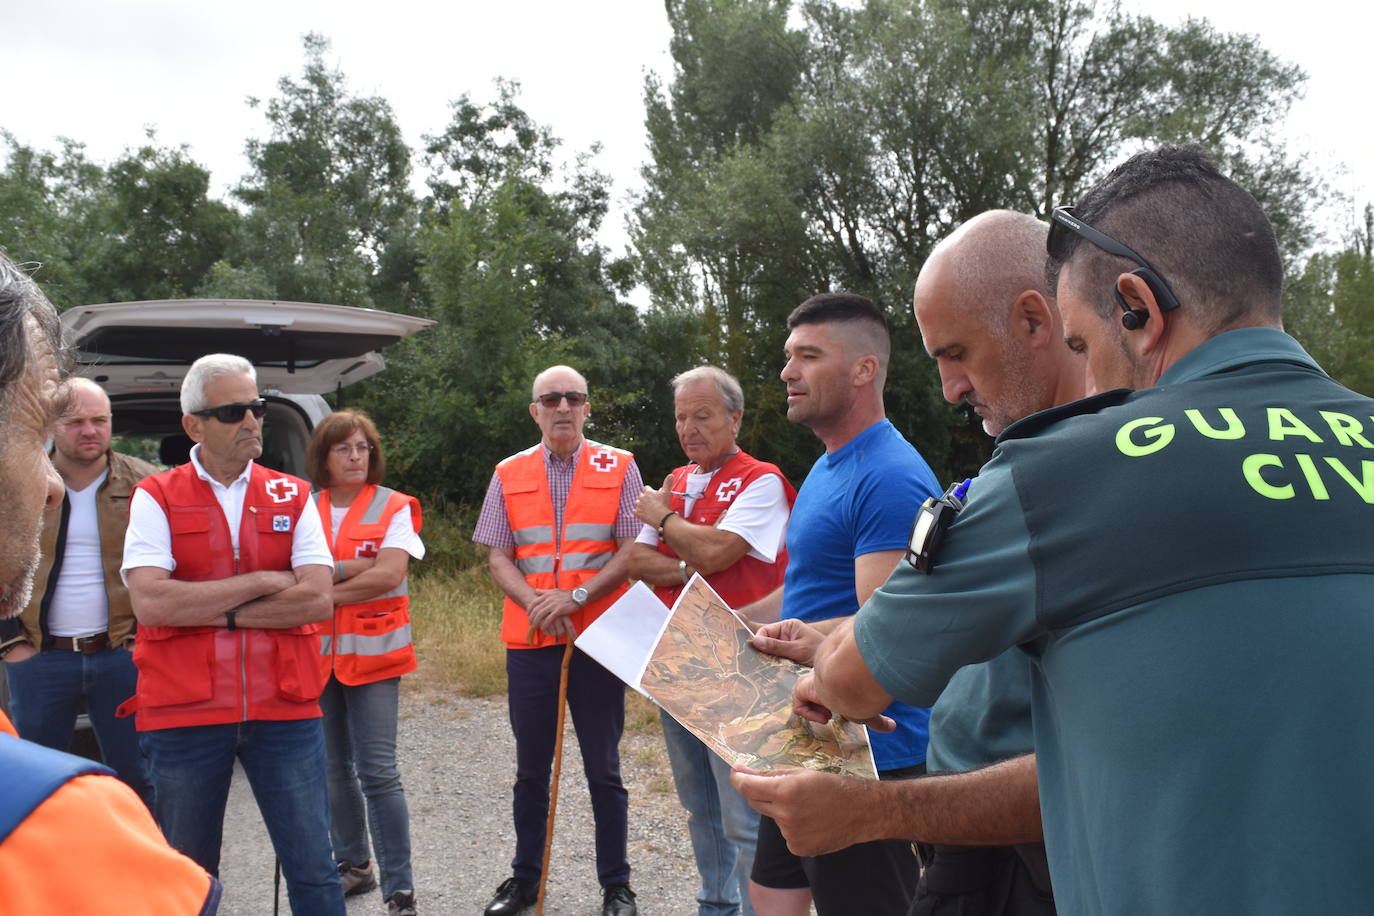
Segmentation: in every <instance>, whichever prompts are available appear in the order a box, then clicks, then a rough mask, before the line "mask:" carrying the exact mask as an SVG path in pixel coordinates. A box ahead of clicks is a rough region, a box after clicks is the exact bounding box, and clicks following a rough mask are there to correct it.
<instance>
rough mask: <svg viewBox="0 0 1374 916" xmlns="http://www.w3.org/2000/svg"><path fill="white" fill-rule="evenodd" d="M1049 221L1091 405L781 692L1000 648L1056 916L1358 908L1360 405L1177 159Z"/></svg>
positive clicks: (923, 687)
mask: <svg viewBox="0 0 1374 916" xmlns="http://www.w3.org/2000/svg"><path fill="white" fill-rule="evenodd" d="M1053 220H1054V224H1055V226H1057V227H1059V228H1058V230H1057V231H1054V232H1052V233H1051V234H1050V236H1049V261H1048V265H1047V280H1048V281H1049V283H1050V285H1051V287H1052V288H1054V289H1055V290H1056V293H1057V298H1058V303H1059V309H1060V313H1061V317H1062V319H1063V323H1064V338H1065V342H1066V343H1067V344H1068V346H1069V348H1070V349H1071V350H1073V351H1074V352H1076V353H1079V354H1081V356H1082V361H1083V362H1084V364H1085V365H1086V368H1087V386H1088V389H1089V391H1092V390H1094V389H1095V390H1097V391H1099V392H1100V393H1098V394H1097V395H1095V396H1092V397H1088V398H1086V399H1084V400H1081V401H1077V402H1075V403H1073V404H1069V405H1065V406H1063V407H1060V408H1056V409H1054V410H1049V411H1044V412H1041V413H1039V414H1035V415H1034V416H1031V417H1028V418H1026V419H1025V420H1022V421H1021V422H1019V423H1015V424H1013V425H1011V426H1009V427H1008V428H1007V429H1006V430H1005V431H1004V432H1003V433H1002V434H1001V436H1000V437H999V438H998V440H997V443H998V448H997V451H996V453H995V454H994V455H993V458H992V460H991V461H990V462H988V464H987V465H986V466H985V467H984V468H983V470H982V472H981V473H980V474H979V475H978V477H977V479H976V480H975V482H974V485H973V487H972V489H970V490H969V492H968V499H967V501H966V502H965V505H964V507H963V509H962V511H960V512H959V513H958V515H957V516H956V517H955V519H954V521H953V522H952V523H951V524H950V526H949V528H948V530H947V532H946V533H945V538H944V545H943V547H942V548H941V550H940V552H939V554H938V556H935V557H934V558H933V563H932V565H931V567H930V569H929V571H928V572H926V571H921V570H917V569H915V568H912V567H910V566H908V565H903V566H899V568H898V571H897V572H896V573H894V574H893V576H892V577H891V578H890V579H889V580H888V581H887V583H886V584H884V586H883V587H882V588H881V589H879V590H878V591H877V592H875V593H874V597H873V598H872V600H870V601H869V602H868V604H867V605H865V607H864V608H862V609H861V610H860V611H859V614H858V616H857V617H856V619H855V622H854V625H853V627H852V628H849V629H847V630H841V631H837V632H836V633H835V634H833V635H832V636H831V637H830V638H829V640H828V641H827V643H825V644H823V645H822V647H821V649H820V650H819V651H818V653H817V657H816V667H815V672H814V675H813V676H808V677H806V678H803V679H801V680H800V681H799V682H798V685H797V691H796V693H797V695H796V699H797V700H798V703H799V704H800V705H802V706H803V707H804V708H806V709H807V710H808V711H809V712H811V713H813V714H819V707H825V708H826V709H827V710H833V711H835V712H838V713H842V714H845V715H850V716H857V717H865V716H869V715H872V714H873V713H874V712H875V711H876V710H878V709H881V708H882V705H883V704H885V703H886V702H887V701H888V700H889V699H890V697H891V696H896V697H898V698H900V699H903V700H906V701H907V702H911V703H919V702H925V701H931V700H934V699H936V697H938V696H940V695H941V693H942V691H943V690H945V689H946V685H947V683H948V682H949V681H950V679H951V678H952V677H955V676H956V673H957V672H958V671H959V670H960V668H961V667H962V666H964V665H968V664H970V663H974V662H980V661H984V660H987V659H990V658H993V657H996V656H998V655H999V654H1000V653H1002V652H1004V651H1006V650H1007V649H1009V648H1011V647H1013V646H1016V647H1019V651H1022V652H1024V653H1025V654H1026V656H1027V658H1028V659H1029V660H1030V662H1031V669H1030V670H1031V688H1032V719H1033V723H1034V747H1035V754H1036V770H1037V776H1038V784H1039V785H1038V788H1039V797H1040V810H1041V814H1042V816H1043V821H1044V833H1045V845H1046V848H1047V851H1048V856H1049V864H1050V871H1051V875H1052V877H1053V882H1054V890H1055V897H1056V900H1057V902H1058V905H1059V907H1060V911H1061V912H1064V913H1143V914H1161V916H1163V914H1176V913H1246V914H1275V916H1278V914H1288V913H1364V912H1369V910H1370V902H1371V901H1374V873H1372V872H1371V871H1370V869H1369V867H1368V859H1369V850H1370V848H1371V845H1374V782H1371V780H1370V779H1369V761H1370V760H1371V759H1374V730H1371V729H1370V728H1369V723H1370V721H1371V720H1374V691H1371V690H1370V689H1369V670H1370V662H1371V651H1370V647H1371V646H1374V615H1371V614H1370V612H1369V604H1370V601H1369V596H1370V593H1371V589H1372V588H1374V562H1371V559H1370V550H1369V530H1370V523H1371V521H1374V486H1371V475H1374V461H1371V460H1369V458H1368V457H1367V456H1368V455H1369V454H1370V449H1371V444H1370V443H1371V436H1374V427H1372V426H1371V424H1372V423H1374V420H1372V419H1371V418H1374V400H1371V399H1370V398H1368V397H1365V396H1362V395H1359V394H1356V393H1354V392H1351V391H1349V390H1348V389H1346V388H1343V387H1342V386H1341V385H1339V384H1338V383H1336V382H1335V381H1333V380H1332V379H1330V378H1329V377H1328V376H1327V375H1326V374H1325V373H1324V372H1323V371H1322V370H1321V368H1320V367H1319V366H1318V365H1317V364H1316V363H1315V362H1314V361H1313V360H1312V358H1311V356H1309V355H1308V354H1307V353H1306V352H1305V351H1304V350H1303V348H1302V347H1301V346H1299V344H1298V343H1297V341H1295V340H1294V339H1293V338H1292V337H1289V336H1288V335H1287V334H1285V333H1284V332H1283V330H1282V319H1281V307H1280V304H1281V294H1282V289H1283V267H1282V261H1281V259H1280V256H1279V249H1278V244H1277V240H1276V238H1275V235H1274V232H1273V229H1272V227H1271V226H1270V224H1269V221H1268V219H1267V218H1266V217H1265V215H1264V213H1263V211H1262V210H1261V209H1260V207H1259V204H1258V203H1257V202H1256V201H1255V200H1254V198H1253V197H1251V196H1250V195H1249V194H1248V193H1246V192H1245V191H1244V189H1242V188H1241V187H1240V186H1238V185H1237V184H1236V183H1235V182H1233V181H1231V180H1230V179H1229V178H1227V177H1226V176H1224V175H1223V174H1221V172H1220V171H1219V170H1218V168H1217V167H1216V165H1215V164H1214V163H1212V162H1211V161H1210V160H1209V159H1208V158H1207V157H1206V156H1205V155H1204V154H1203V152H1202V151H1201V150H1200V149H1198V148H1196V147H1164V148H1161V149H1157V150H1151V151H1149V152H1145V153H1141V154H1139V155H1137V156H1135V157H1133V158H1131V159H1130V160H1128V161H1127V162H1125V163H1124V164H1123V165H1121V166H1120V167H1118V168H1117V169H1116V170H1115V171H1113V172H1112V173H1111V174H1110V175H1108V176H1107V177H1106V178H1105V179H1103V180H1102V181H1101V182H1100V183H1098V184H1097V185H1096V186H1095V187H1093V188H1092V189H1090V190H1089V191H1088V193H1087V194H1085V195H1084V197H1083V198H1082V199H1081V200H1080V201H1079V206H1078V207H1077V209H1076V210H1074V211H1072V212H1066V211H1063V210H1060V211H1056V212H1055V213H1054V214H1053Z"/></svg>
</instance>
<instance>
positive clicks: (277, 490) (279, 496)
mask: <svg viewBox="0 0 1374 916" xmlns="http://www.w3.org/2000/svg"><path fill="white" fill-rule="evenodd" d="M264 489H266V490H267V495H268V496H270V497H272V502H274V503H289V502H291V500H293V499H295V498H296V492H297V487H296V485H295V484H294V483H293V482H291V481H289V480H287V479H286V478H285V477H273V478H272V479H271V480H269V481H267V483H266V484H265V485H264Z"/></svg>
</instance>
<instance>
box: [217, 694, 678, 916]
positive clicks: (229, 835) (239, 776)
mask: <svg viewBox="0 0 1374 916" xmlns="http://www.w3.org/2000/svg"><path fill="white" fill-rule="evenodd" d="M410 686H411V685H410V684H409V683H408V682H407V684H406V687H407V688H408V687H410ZM399 745H400V747H399V753H400V760H401V778H402V781H403V782H404V783H405V787H406V798H407V799H408V801H409V803H410V821H411V826H410V829H411V842H412V846H413V852H412V856H413V861H414V867H415V883H416V895H417V903H418V904H419V911H420V913H421V914H422V916H447V914H451V913H452V914H479V913H481V912H482V909H483V908H484V907H485V906H486V905H487V903H488V902H489V901H490V899H491V895H492V894H493V893H494V892H495V890H496V886H497V885H498V884H500V883H501V882H502V881H504V880H505V879H506V878H508V877H510V857H511V853H512V850H513V848H514V831H513V830H512V828H511V822H510V792H511V783H512V780H513V778H514V772H515V747H514V741H513V739H512V738H511V734H510V727H509V725H508V724H507V720H506V705H505V697H503V696H502V697H492V698H487V699H472V698H468V697H462V696H457V695H455V694H449V693H444V692H440V691H438V690H434V689H424V690H420V691H416V690H410V689H403V690H402V692H401V729H400V738H399ZM563 751H564V766H563V779H562V782H561V788H560V793H559V800H558V822H557V826H556V827H555V830H554V849H553V864H552V866H551V868H550V871H549V882H548V891H547V895H546V903H545V906H544V912H545V914H547V916H599V914H600V912H601V892H600V888H599V887H598V885H597V881H596V870H595V865H594V860H593V853H592V850H593V843H592V815H591V805H590V802H589V800H588V796H587V787H586V782H585V781H584V780H583V778H582V767H581V758H580V757H579V755H578V751H577V738H576V735H575V734H574V732H573V729H572V723H571V720H569V722H568V727H567V732H566V737H565V739H564V744H563ZM620 759H621V770H622V772H623V775H624V778H625V785H626V788H627V789H628V790H629V793H630V866H631V868H632V869H633V872H634V873H633V875H632V876H631V879H630V885H631V887H632V888H634V890H635V892H636V893H637V894H638V895H639V897H638V900H637V902H638V904H639V910H640V912H641V913H643V914H646V916H692V914H695V913H696V904H695V901H694V900H693V895H694V894H695V893H696V889H697V881H696V869H695V867H694V866H693V863H692V851H691V843H690V841H689V840H688V837H687V825H686V815H685V814H684V813H683V811H682V809H681V807H679V805H678V803H677V796H676V795H675V794H674V793H673V789H672V780H671V773H670V771H669V768H668V759H667V754H666V752H665V751H664V750H663V743H662V739H661V738H660V737H659V736H658V734H657V733H653V734H649V735H638V734H628V733H627V734H626V737H625V739H624V740H623V741H622V742H621V745H620ZM272 867H273V855H272V845H271V843H270V842H269V841H268V838H267V832H266V830H264V829H263V826H262V819H261V817H260V816H259V814H258V810H257V805H256V804H255V803H254V801H253V795H252V792H251V790H250V789H249V788H248V782H247V780H246V779H245V778H244V776H243V773H242V771H236V772H235V774H234V782H233V787H232V789H231V791H230V796H229V808H228V811H227V813H226V815H225V824H224V844H223V850H222V855H221V865H220V880H221V881H222V882H223V883H224V900H223V903H222V905H221V907H220V913H221V914H223V916H266V914H270V913H272ZM281 912H283V913H288V912H290V911H289V908H288V907H287V905H286V888H285V887H284V886H283V888H282V902H281ZM348 912H349V916H363V914H379V916H380V914H385V913H386V906H385V904H384V903H383V902H382V898H381V895H380V894H379V893H378V892H377V891H373V892H371V893H369V894H366V895H363V896H362V897H353V898H350V899H349V902H348ZM529 912H530V913H533V912H534V911H533V909H531V910H530V911H529Z"/></svg>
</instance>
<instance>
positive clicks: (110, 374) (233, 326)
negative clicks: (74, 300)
mask: <svg viewBox="0 0 1374 916" xmlns="http://www.w3.org/2000/svg"><path fill="white" fill-rule="evenodd" d="M62 324H63V327H64V328H65V330H66V335H67V341H68V343H69V344H70V345H72V346H74V347H75V348H76V350H77V361H78V363H79V364H80V367H81V374H82V375H87V376H89V377H91V378H94V379H95V380H96V381H98V382H100V384H101V385H102V386H104V388H105V390H106V391H107V392H109V393H110V394H111V395H117V394H127V393H134V392H151V391H176V390H177V389H179V388H180V386H181V379H182V376H184V375H185V374H186V370H187V368H189V367H190V365H191V363H192V362H194V361H195V360H196V359H198V358H199V357H201V356H204V355H205V354H207V353H235V354H238V355H239V356H242V357H244V358H245V359H247V360H248V361H249V362H251V363H253V365H254V366H255V367H256V368H257V373H258V386H259V388H261V389H263V390H268V389H275V390H277V391H280V392H283V393H286V394H325V393H327V392H330V391H334V390H335V389H336V388H338V387H339V386H341V385H349V384H352V383H353V382H356V381H358V380H360V379H364V378H367V377H368V376H369V375H372V374H373V373H376V372H380V371H381V370H382V369H384V368H385V367H386V363H385V362H384V361H383V360H382V357H381V355H380V354H379V353H378V352H377V351H378V350H380V349H382V348H383V347H386V346H388V345H389V344H393V343H395V342H396V341H398V340H400V339H401V338H402V337H405V336H407V335H409V334H414V333H415V332H416V331H421V330H424V329H425V328H427V327H429V326H430V325H432V324H434V322H433V321H432V320H431V319H428V318H417V317H415V316H413V315H401V314H398V313H395V312H383V311H378V310H376V309H363V308H354V307H352V306H346V305H325V304H321V303H316V302H277V301H270V300H259V299H160V300H152V301H144V302H108V303H103V304H100V305H83V306H78V307H76V308H73V309H68V310H67V311H66V312H63V313H62Z"/></svg>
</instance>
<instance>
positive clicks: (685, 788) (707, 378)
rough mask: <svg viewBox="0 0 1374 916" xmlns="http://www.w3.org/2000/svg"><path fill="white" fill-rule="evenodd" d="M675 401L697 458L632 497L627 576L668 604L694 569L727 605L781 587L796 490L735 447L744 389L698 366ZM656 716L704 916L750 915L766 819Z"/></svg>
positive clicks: (723, 771) (689, 451) (697, 746)
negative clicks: (635, 530)
mask: <svg viewBox="0 0 1374 916" xmlns="http://www.w3.org/2000/svg"><path fill="white" fill-rule="evenodd" d="M673 407H674V412H675V415H676V422H677V436H678V442H679V443H681V445H682V450H683V452H685V453H686V455H687V458H688V459H689V462H690V463H688V464H686V465H683V466H682V467H680V468H677V469H675V470H674V471H673V472H672V473H671V474H669V475H668V476H667V478H665V479H664V481H663V488H662V489H660V490H655V489H652V488H651V487H645V488H644V492H643V494H641V495H640V497H639V499H638V500H637V501H636V503H635V514H636V515H637V516H639V518H640V520H641V521H643V522H644V523H645V524H644V529H643V530H642V531H641V532H640V534H639V537H638V538H636V541H635V544H634V546H633V547H632V548H631V551H630V574H631V576H632V577H634V578H637V579H640V580H641V581H643V582H645V583H646V584H648V585H652V586H654V592H655V593H656V594H657V595H658V596H659V598H660V599H661V600H662V601H663V603H664V604H666V605H668V606H669V607H671V606H672V604H673V602H674V601H676V600H677V596H678V593H679V592H681V590H682V586H683V585H684V584H685V583H686V582H687V580H688V579H690V578H691V576H692V574H693V573H694V572H695V573H700V574H701V575H702V576H703V577H704V578H705V579H706V581H707V582H708V583H710V585H711V587H712V588H714V589H715V590H716V593H717V594H719V595H720V596H721V598H723V599H724V600H725V602H726V603H727V604H729V605H730V606H731V607H733V608H741V607H744V606H745V605H746V604H750V603H751V602H754V601H757V600H758V599H759V598H762V597H763V596H765V595H767V594H769V593H771V592H772V591H774V590H775V589H777V588H778V587H779V586H781V585H782V578H783V572H784V570H785V569H786V568H787V549H786V546H785V544H786V534H787V519H788V516H789V515H790V514H791V510H792V502H793V500H795V499H796V495H797V494H796V490H794V489H793V488H792V485H791V484H790V483H788V482H787V478H786V477H784V476H783V474H782V472H781V471H779V470H778V469H777V468H776V467H775V466H773V465H771V464H768V463H767V462H763V461H759V460H758V459H756V458H753V457H751V456H750V455H748V454H746V453H745V452H743V451H741V450H740V448H739V446H738V445H737V444H736V442H735V439H736V437H737V436H738V435H739V425H740V420H741V418H742V417H743V415H744V393H743V391H742V390H741V389H740V385H739V382H737V381H736V380H735V379H734V378H733V377H732V376H731V375H730V374H729V373H727V372H725V371H723V370H721V369H717V368H715V367H713V366H702V367H700V368H697V369H691V370H689V371H687V372H684V373H682V374H681V375H679V376H677V377H676V378H675V379H673ZM661 718H662V722H663V738H664V742H665V743H666V744H667V746H668V758H669V760H670V761H671V762H672V766H673V781H674V783H676V785H677V794H678V799H679V800H680V801H681V802H682V806H683V807H684V808H686V809H687V815H688V820H687V826H688V829H689V832H690V833H691V837H692V850H693V853H694V854H695V856H696V861H697V871H698V872H699V873H700V874H701V889H700V890H699V891H698V892H697V904H698V913H699V916H733V914H736V913H740V912H743V913H745V914H748V916H752V914H753V912H754V908H753V905H752V904H751V902H750V899H749V897H750V890H749V885H750V881H749V873H750V871H751V869H752V868H753V864H754V846H755V843H756V842H757V838H758V823H759V816H758V814H757V812H755V811H754V810H753V809H752V808H750V807H749V804H748V802H746V801H745V800H744V798H743V796H741V795H740V794H739V793H738V792H737V791H736V790H735V788H734V787H733V786H731V785H730V767H729V765H728V764H726V763H725V761H724V760H722V759H720V758H719V757H717V756H716V755H715V754H714V753H713V752H711V751H710V750H709V749H708V748H707V747H706V745H704V744H702V743H701V741H700V740H698V739H697V738H696V736H694V735H693V734H692V733H691V732H689V731H688V730H687V729H685V728H683V727H682V726H681V725H679V724H678V723H677V721H676V720H674V719H673V717H672V716H669V715H668V714H667V713H662V714H661Z"/></svg>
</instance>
